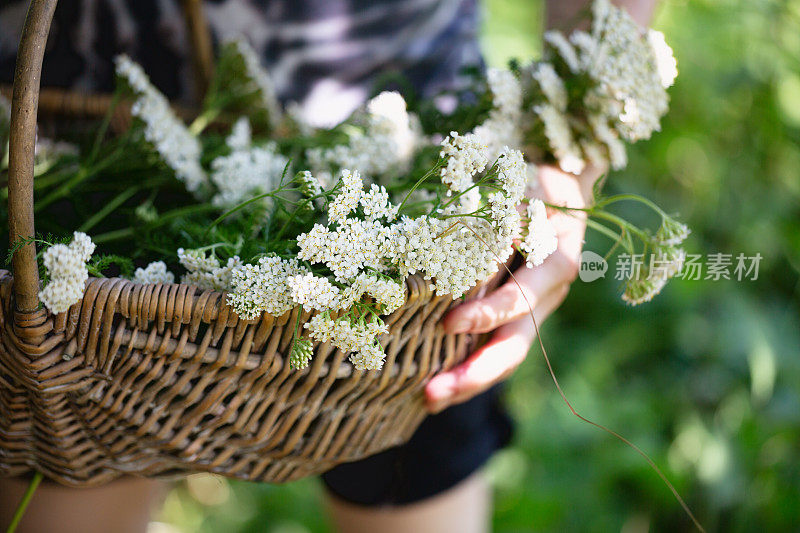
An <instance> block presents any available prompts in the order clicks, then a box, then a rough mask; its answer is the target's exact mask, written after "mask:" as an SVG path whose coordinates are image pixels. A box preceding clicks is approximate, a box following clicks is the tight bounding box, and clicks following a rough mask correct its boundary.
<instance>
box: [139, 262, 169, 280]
mask: <svg viewBox="0 0 800 533" xmlns="http://www.w3.org/2000/svg"><path fill="white" fill-rule="evenodd" d="M133 282H134V283H174V282H175V275H174V274H173V273H172V272H170V271H169V270H167V265H166V264H165V263H164V261H153V262H152V263H150V264H149V265H147V266H146V267H145V268H137V269H136V272H134V274H133Z"/></svg>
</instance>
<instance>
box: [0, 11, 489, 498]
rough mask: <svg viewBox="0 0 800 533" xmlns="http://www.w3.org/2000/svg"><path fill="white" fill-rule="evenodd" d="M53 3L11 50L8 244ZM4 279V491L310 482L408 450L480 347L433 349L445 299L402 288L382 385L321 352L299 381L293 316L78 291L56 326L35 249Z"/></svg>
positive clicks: (17, 216)
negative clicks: (127, 483) (33, 481)
mask: <svg viewBox="0 0 800 533" xmlns="http://www.w3.org/2000/svg"><path fill="white" fill-rule="evenodd" d="M190 3H191V2H190ZM55 4H56V0H33V1H32V3H31V8H30V12H29V14H28V19H27V21H26V26H25V30H24V32H23V37H22V41H21V44H20V49H19V56H18V61H17V70H16V75H15V83H14V98H13V107H12V131H11V138H10V165H9V213H10V216H9V226H10V233H11V235H10V237H11V242H14V241H16V240H18V239H19V238H21V237H26V236H31V235H33V234H34V225H33V155H34V152H33V150H34V141H35V130H36V115H37V105H38V97H39V75H40V73H41V66H42V57H43V54H44V44H45V42H46V38H47V33H48V31H49V25H50V21H51V19H52V16H53V11H54V9H55ZM13 273H14V275H13V278H12V276H11V275H10V274H9V273H8V272H6V271H0V306H2V314H1V315H0V340H2V343H1V344H0V476H15V475H23V474H26V473H28V472H30V471H31V470H37V471H39V472H41V473H43V474H44V475H45V476H47V477H48V478H50V479H53V480H55V481H58V482H60V483H63V484H66V485H72V486H92V485H98V484H102V483H105V482H107V481H110V480H112V479H114V478H116V477H119V476H121V475H124V474H135V475H143V476H169V475H175V474H181V473H187V472H195V471H208V472H216V473H219V474H222V475H225V476H231V477H237V478H243V479H250V480H260V481H268V482H282V481H288V480H292V479H298V478H301V477H304V476H309V475H312V474H316V473H319V472H322V471H325V470H327V469H329V468H331V467H333V466H335V465H336V464H338V463H341V462H345V461H352V460H356V459H359V458H362V457H365V456H367V455H370V454H373V453H376V452H378V451H380V450H383V449H385V448H388V447H391V446H393V445H396V444H399V443H402V442H403V441H405V440H407V439H408V438H409V437H410V436H411V434H412V433H413V432H414V430H415V429H416V428H417V426H418V425H419V423H420V422H421V421H422V419H423V418H424V417H425V408H424V402H423V394H422V390H423V387H424V385H425V383H426V381H427V380H428V379H429V378H430V377H431V376H432V375H433V374H435V373H436V372H439V371H441V370H442V369H447V368H451V367H452V366H453V365H455V364H456V363H458V362H459V361H460V360H461V359H463V357H464V356H465V355H466V354H467V353H468V352H469V350H470V349H471V348H474V344H475V342H476V341H477V339H475V338H473V337H471V336H469V335H458V336H446V335H444V333H443V331H442V329H441V327H440V326H438V321H439V319H440V318H441V317H442V316H443V314H444V313H445V312H446V311H447V309H448V308H449V307H450V306H451V305H452V303H453V302H452V299H451V298H450V297H435V296H434V295H432V294H431V292H430V290H429V288H428V283H427V282H424V281H422V280H421V279H419V278H415V277H412V278H410V279H409V280H408V283H407V296H408V298H407V302H406V304H405V305H404V306H403V308H401V309H399V310H398V311H396V312H395V313H393V314H392V315H391V316H390V317H388V318H387V320H386V322H387V325H388V326H389V328H390V333H389V334H387V335H385V336H384V337H383V338H382V339H381V342H382V344H383V345H384V346H385V348H386V353H387V359H386V363H385V366H384V369H383V370H382V371H369V372H365V371H357V370H354V369H353V367H352V366H351V365H350V364H349V362H348V361H347V354H345V353H342V352H341V351H338V350H334V349H332V347H331V346H329V345H328V344H322V345H319V346H316V347H315V355H314V359H313V362H312V364H311V366H310V367H309V368H307V369H306V370H303V371H295V370H292V369H290V367H289V363H288V360H287V358H286V357H285V353H286V350H287V349H288V345H289V343H290V341H291V337H292V334H293V327H292V326H293V324H294V321H295V319H296V313H298V312H300V311H299V310H298V309H295V310H294V311H291V312H289V313H287V314H285V315H284V316H282V317H280V318H273V317H270V316H268V315H264V316H262V317H261V318H260V319H258V320H250V321H247V320H242V319H240V318H239V317H238V316H237V315H235V314H234V313H233V312H232V311H231V310H230V309H229V307H228V306H227V305H226V304H225V295H224V293H219V292H210V291H205V292H201V291H199V290H198V289H197V288H195V287H192V286H187V285H178V284H171V285H140V284H134V283H131V282H129V281H127V280H123V279H90V280H89V281H88V282H87V285H86V292H85V294H84V297H83V300H82V301H81V302H79V303H77V304H75V305H73V306H72V307H71V308H70V310H69V311H68V312H66V313H62V314H58V315H52V314H49V313H47V312H46V310H44V309H40V306H39V302H38V290H39V279H38V271H37V265H36V255H35V249H34V246H33V245H29V246H26V247H24V248H22V249H21V250H19V251H18V252H17V253H16V254H15V257H14V261H13ZM497 281H499V277H496V279H495V280H494V281H493V282H490V283H487V284H486V285H484V286H483V287H482V289H486V288H487V287H489V286H491V285H494V284H495V283H496V282H497ZM476 290H481V289H476ZM474 292H475V291H473V293H474Z"/></svg>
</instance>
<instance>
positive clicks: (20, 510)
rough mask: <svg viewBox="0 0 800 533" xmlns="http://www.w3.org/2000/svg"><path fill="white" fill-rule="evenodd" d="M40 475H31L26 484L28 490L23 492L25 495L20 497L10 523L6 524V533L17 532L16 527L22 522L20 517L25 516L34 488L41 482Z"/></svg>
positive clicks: (37, 473)
mask: <svg viewBox="0 0 800 533" xmlns="http://www.w3.org/2000/svg"><path fill="white" fill-rule="evenodd" d="M43 477H44V476H42V474H40V473H39V472H36V473H35V474H34V475H33V479H31V482H30V483H29V484H28V489H27V490H26V491H25V494H24V495H23V496H22V500H21V501H20V502H19V505H18V506H17V510H16V511H14V516H13V517H12V518H11V523H10V524H8V528H7V529H6V533H14V531H16V530H17V526H19V523H20V522H21V521H22V517H23V516H24V515H25V509H27V508H28V504H29V503H31V499H32V498H33V493H34V492H36V488H37V487H38V486H39V483H41V482H42V478H43Z"/></svg>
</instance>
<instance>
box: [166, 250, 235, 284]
mask: <svg viewBox="0 0 800 533" xmlns="http://www.w3.org/2000/svg"><path fill="white" fill-rule="evenodd" d="M178 261H179V262H180V264H181V266H182V267H183V268H185V269H186V274H184V275H183V276H182V277H181V283H186V284H189V285H195V286H197V287H200V288H201V289H204V290H211V291H224V290H227V289H228V287H230V286H231V275H232V273H233V271H234V270H235V269H236V268H237V267H240V266H241V265H242V260H241V259H239V257H238V256H233V257H231V258H229V259H228V261H227V262H226V263H225V266H222V265H221V264H220V261H219V259H218V258H217V257H216V256H215V255H214V254H213V253H212V254H208V255H207V254H206V251H205V250H202V249H197V250H184V249H183V248H179V249H178Z"/></svg>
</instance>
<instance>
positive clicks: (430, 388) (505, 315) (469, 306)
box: [425, 166, 602, 413]
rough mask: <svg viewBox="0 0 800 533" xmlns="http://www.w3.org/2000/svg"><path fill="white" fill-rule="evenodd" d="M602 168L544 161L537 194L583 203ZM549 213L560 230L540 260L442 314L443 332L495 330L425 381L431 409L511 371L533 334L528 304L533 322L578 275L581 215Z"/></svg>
mask: <svg viewBox="0 0 800 533" xmlns="http://www.w3.org/2000/svg"><path fill="white" fill-rule="evenodd" d="M601 173H602V171H601V170H599V169H595V168H591V167H590V168H588V169H587V170H585V171H584V173H583V174H581V175H580V176H577V177H576V176H573V175H572V174H567V173H565V172H562V171H561V170H559V169H557V168H554V167H549V166H542V167H540V168H539V184H540V188H539V190H537V191H535V196H537V197H540V198H542V199H543V200H545V201H546V202H548V203H550V204H553V205H566V206H569V207H578V208H581V207H584V206H585V205H586V204H587V202H588V201H589V200H590V198H591V193H592V186H593V185H594V182H595V181H596V180H597V179H598V178H599V176H600V175H601ZM549 219H550V220H551V221H552V223H553V226H554V227H555V230H556V233H557V235H558V248H557V249H556V251H555V252H553V254H552V255H551V256H550V257H548V258H547V259H546V260H545V261H544V263H542V264H541V265H540V266H538V267H535V268H527V267H526V266H525V265H523V266H522V267H520V268H519V269H517V271H516V272H514V276H515V278H516V280H517V282H515V281H514V280H513V279H509V280H508V281H507V282H506V283H505V284H503V285H502V286H501V287H499V288H498V289H497V290H495V291H493V292H491V293H490V294H488V295H486V296H484V297H483V298H480V299H477V300H473V301H470V302H466V303H464V304H461V305H459V306H458V307H456V308H455V309H453V310H452V311H450V312H449V313H448V314H447V316H446V317H445V318H444V328H445V331H446V332H447V333H451V334H452V333H485V332H488V331H494V334H493V335H492V337H491V340H490V341H489V342H488V343H487V344H486V345H484V346H483V347H481V348H479V349H478V350H477V351H475V352H474V353H473V354H471V355H470V356H469V358H468V359H467V360H466V361H464V362H463V363H462V364H460V365H458V366H457V367H455V368H453V369H452V370H450V371H448V372H442V373H440V374H437V375H436V376H434V377H433V379H431V381H430V382H428V385H427V386H426V388H425V397H426V403H427V407H428V410H429V411H430V412H432V413H437V412H439V411H441V410H443V409H444V408H446V407H448V406H450V405H453V404H457V403H461V402H463V401H466V400H468V399H470V398H472V397H473V396H475V395H476V394H478V393H480V392H483V391H484V390H486V389H488V388H489V387H491V386H492V385H494V384H495V383H498V382H500V381H502V380H503V379H505V378H507V377H508V376H509V375H511V373H512V372H514V370H515V369H516V368H517V366H519V364H520V363H521V362H522V361H523V360H524V359H525V356H526V355H527V354H528V350H529V349H530V347H531V344H532V343H533V340H534V339H535V338H536V330H535V328H534V325H533V321H532V320H531V316H530V308H529V306H528V304H529V303H530V307H532V308H533V313H534V317H535V318H536V323H537V324H541V323H542V322H543V321H544V319H545V318H547V316H548V315H550V313H552V312H553V311H554V310H555V309H556V308H558V306H559V305H561V302H563V301H564V298H566V296H567V292H568V291H569V286H570V284H571V283H572V282H573V281H574V280H575V278H576V277H577V275H578V268H579V266H580V255H581V249H582V248H583V236H584V233H585V230H586V223H585V217H584V216H582V213H580V212H576V211H572V212H570V213H565V212H561V211H557V212H553V213H550V216H549ZM501 268H502V267H501ZM517 283H519V285H517ZM520 287H521V288H522V290H523V291H524V292H525V294H524V296H523V294H522V291H520ZM526 298H527V301H526Z"/></svg>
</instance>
